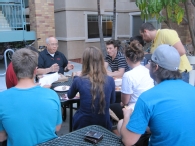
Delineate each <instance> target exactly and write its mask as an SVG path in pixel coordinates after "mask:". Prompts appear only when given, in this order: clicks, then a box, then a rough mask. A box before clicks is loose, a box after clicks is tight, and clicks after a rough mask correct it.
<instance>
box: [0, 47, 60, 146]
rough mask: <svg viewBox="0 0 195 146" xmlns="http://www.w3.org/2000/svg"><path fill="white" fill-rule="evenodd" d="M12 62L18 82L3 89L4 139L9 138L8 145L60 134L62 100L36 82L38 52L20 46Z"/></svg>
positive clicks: (0, 128)
mask: <svg viewBox="0 0 195 146" xmlns="http://www.w3.org/2000/svg"><path fill="white" fill-rule="evenodd" d="M12 63H13V69H14V72H15V74H16V76H17V79H18V82H17V85H16V86H15V87H12V88H10V89H8V90H5V91H3V92H0V141H3V140H5V139H7V145H8V146H34V145H37V144H39V143H43V142H46V141H48V140H51V139H54V138H56V137H57V135H56V133H55V132H56V131H59V130H60V127H61V123H62V116H61V104H60V101H59V97H58V95H57V94H56V93H55V92H54V91H52V90H51V89H47V88H42V87H40V86H39V85H37V84H36V83H34V77H35V75H36V71H37V65H38V54H37V53H36V52H34V51H32V50H29V49H20V50H17V51H16V52H15V53H14V54H13V57H12Z"/></svg>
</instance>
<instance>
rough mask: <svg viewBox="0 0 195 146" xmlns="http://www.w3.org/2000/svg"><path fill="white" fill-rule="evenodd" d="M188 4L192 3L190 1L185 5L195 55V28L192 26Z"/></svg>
mask: <svg viewBox="0 0 195 146" xmlns="http://www.w3.org/2000/svg"><path fill="white" fill-rule="evenodd" d="M188 3H190V0H187V1H186V2H185V3H184V5H185V11H186V17H187V19H188V26H189V31H190V36H191V38H192V46H193V49H194V55H195V36H194V30H193V26H192V22H191V20H190V18H189V15H190V14H189V11H188Z"/></svg>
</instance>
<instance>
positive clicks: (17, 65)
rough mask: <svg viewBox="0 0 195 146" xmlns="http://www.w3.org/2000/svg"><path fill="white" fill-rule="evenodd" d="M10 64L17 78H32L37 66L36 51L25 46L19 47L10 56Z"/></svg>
mask: <svg viewBox="0 0 195 146" xmlns="http://www.w3.org/2000/svg"><path fill="white" fill-rule="evenodd" d="M12 64H13V69H14V72H15V74H16V76H17V78H18V79H22V78H30V79H32V78H33V77H34V76H33V75H34V70H35V69H36V67H37V66H38V53H36V52H35V51H32V50H30V49H26V48H24V49H19V50H17V51H16V52H14V54H13V56H12Z"/></svg>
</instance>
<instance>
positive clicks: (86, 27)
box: [84, 11, 118, 42]
mask: <svg viewBox="0 0 195 146" xmlns="http://www.w3.org/2000/svg"><path fill="white" fill-rule="evenodd" d="M93 14H96V15H97V14H98V12H84V15H85V42H99V41H100V38H93V39H89V38H88V23H87V15H93ZM101 14H102V15H113V13H112V12H103V11H101ZM117 15H118V14H117V13H116V24H115V25H116V26H115V27H116V29H115V39H116V38H117ZM110 39H111V37H110V38H104V41H108V40H110Z"/></svg>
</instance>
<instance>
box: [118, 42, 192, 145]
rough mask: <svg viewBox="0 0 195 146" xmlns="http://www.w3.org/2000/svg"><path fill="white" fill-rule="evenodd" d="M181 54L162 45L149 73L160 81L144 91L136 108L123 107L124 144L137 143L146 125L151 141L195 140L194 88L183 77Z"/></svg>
mask: <svg viewBox="0 0 195 146" xmlns="http://www.w3.org/2000/svg"><path fill="white" fill-rule="evenodd" d="M179 64H180V55H179V53H178V51H177V50H176V49H175V48H174V47H172V46H170V45H166V44H164V45H160V46H158V47H157V48H156V50H155V51H154V53H153V55H152V57H151V63H150V75H151V77H152V78H153V79H154V80H155V81H156V82H157V83H158V84H157V85H156V86H155V87H153V88H151V89H149V90H147V91H146V92H144V93H142V94H141V96H140V97H139V98H138V101H137V103H136V105H135V108H134V111H133V112H132V110H131V109H123V114H124V120H123V121H120V122H121V123H122V126H121V129H120V128H119V127H118V128H119V129H120V133H121V136H122V140H123V142H124V144H125V145H134V144H135V143H136V142H137V141H138V139H139V138H140V136H141V135H142V134H144V133H145V131H146V129H149V130H150V131H151V137H150V141H149V145H152V146H167V145H170V146H172V145H174V146H182V145H194V144H195V138H194V135H195V130H194V127H195V108H194V105H195V96H194V95H195V88H194V87H193V86H191V85H190V84H188V83H186V82H184V81H182V80H181V74H180V72H179V70H178V68H179Z"/></svg>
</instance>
